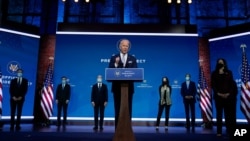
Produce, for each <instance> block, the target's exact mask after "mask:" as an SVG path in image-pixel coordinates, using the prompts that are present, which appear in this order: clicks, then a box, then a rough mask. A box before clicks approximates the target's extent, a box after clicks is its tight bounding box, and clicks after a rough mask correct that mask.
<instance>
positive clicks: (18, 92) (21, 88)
mask: <svg viewBox="0 0 250 141" xmlns="http://www.w3.org/2000/svg"><path fill="white" fill-rule="evenodd" d="M27 91H28V80H27V79H26V78H22V83H21V85H18V84H17V78H15V79H12V80H11V82H10V88H9V92H10V98H12V97H13V96H15V97H22V100H24V99H25V95H26V93H27Z"/></svg>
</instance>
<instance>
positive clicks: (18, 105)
mask: <svg viewBox="0 0 250 141" xmlns="http://www.w3.org/2000/svg"><path fill="white" fill-rule="evenodd" d="M23 103H24V100H21V101H14V100H13V99H11V100H10V109H11V118H10V124H11V127H14V125H15V114H16V110H17V118H16V126H17V127H18V126H20V122H21V115H22V109H23Z"/></svg>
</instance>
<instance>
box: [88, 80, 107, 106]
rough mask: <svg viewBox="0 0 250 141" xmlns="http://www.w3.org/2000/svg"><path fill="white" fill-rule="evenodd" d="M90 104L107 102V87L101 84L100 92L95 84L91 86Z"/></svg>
mask: <svg viewBox="0 0 250 141" xmlns="http://www.w3.org/2000/svg"><path fill="white" fill-rule="evenodd" d="M91 102H95V104H104V102H108V87H107V85H106V84H103V83H102V87H101V88H100V91H99V88H98V85H97V83H96V84H94V85H93V87H92V91H91Z"/></svg>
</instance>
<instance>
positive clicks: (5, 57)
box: [0, 28, 40, 117]
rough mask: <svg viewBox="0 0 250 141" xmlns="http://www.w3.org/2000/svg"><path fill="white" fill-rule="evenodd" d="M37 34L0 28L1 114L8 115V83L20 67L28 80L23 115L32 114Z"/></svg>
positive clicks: (37, 44) (37, 43)
mask: <svg viewBox="0 0 250 141" xmlns="http://www.w3.org/2000/svg"><path fill="white" fill-rule="evenodd" d="M39 38H40V37H39V36H36V35H31V34H27V33H22V32H16V31H12V30H7V29H3V28H0V70H1V71H2V74H3V78H2V79H3V116H4V117H5V116H10V94H9V85H10V81H11V79H13V78H15V77H16V70H17V69H18V68H22V69H23V70H24V74H23V76H24V77H25V78H27V79H28V80H29V87H28V93H27V95H26V99H25V103H24V107H23V114H22V115H23V116H32V115H33V105H34V94H35V83H36V75H37V73H36V72H37V59H38V57H37V56H38V49H39Z"/></svg>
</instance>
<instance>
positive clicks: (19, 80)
mask: <svg viewBox="0 0 250 141" xmlns="http://www.w3.org/2000/svg"><path fill="white" fill-rule="evenodd" d="M17 84H18V86H20V85H21V78H18V79H17Z"/></svg>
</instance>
